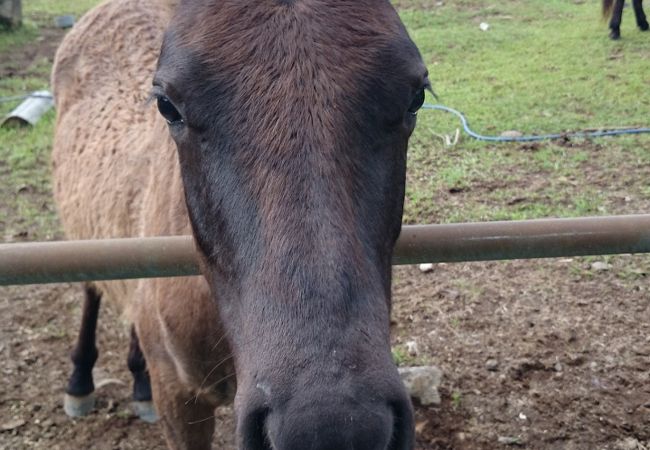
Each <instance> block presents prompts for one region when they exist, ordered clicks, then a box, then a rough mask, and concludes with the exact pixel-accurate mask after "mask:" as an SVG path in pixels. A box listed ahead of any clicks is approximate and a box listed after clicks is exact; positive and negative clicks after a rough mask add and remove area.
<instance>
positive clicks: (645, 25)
mask: <svg viewBox="0 0 650 450" xmlns="http://www.w3.org/2000/svg"><path fill="white" fill-rule="evenodd" d="M639 28H640V29H641V31H648V30H649V29H650V24H648V22H646V23H642V24H641V25H639Z"/></svg>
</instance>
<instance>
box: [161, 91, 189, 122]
mask: <svg viewBox="0 0 650 450" xmlns="http://www.w3.org/2000/svg"><path fill="white" fill-rule="evenodd" d="M158 111H160V114H161V115H162V116H163V117H164V118H165V120H166V121H167V123H168V124H169V125H175V124H179V123H183V117H182V116H181V113H179V112H178V110H177V109H176V107H175V106H174V105H172V102H170V101H169V99H168V98H167V97H163V96H161V97H158Z"/></svg>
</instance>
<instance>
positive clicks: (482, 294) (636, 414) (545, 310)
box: [0, 35, 650, 450]
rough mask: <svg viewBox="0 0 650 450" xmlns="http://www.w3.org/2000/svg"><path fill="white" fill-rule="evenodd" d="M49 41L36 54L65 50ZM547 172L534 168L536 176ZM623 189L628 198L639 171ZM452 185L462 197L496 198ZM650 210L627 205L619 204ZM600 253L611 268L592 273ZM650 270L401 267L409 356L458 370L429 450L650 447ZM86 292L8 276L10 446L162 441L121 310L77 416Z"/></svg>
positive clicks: (397, 298) (0, 343) (428, 436)
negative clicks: (71, 394) (136, 401)
mask: <svg viewBox="0 0 650 450" xmlns="http://www.w3.org/2000/svg"><path fill="white" fill-rule="evenodd" d="M55 37H56V38H57V39H58V38H59V37H60V35H59V36H55ZM51 41H52V40H51V39H49V40H42V41H40V42H37V43H36V44H35V45H36V46H37V48H35V49H31V50H32V52H36V53H31V54H36V55H39V54H40V53H39V52H46V54H47V57H49V58H51V57H52V55H53V51H54V48H55V45H52V42H51ZM28 54H29V53H28ZM14 56H16V55H14ZM20 67H23V65H22V64H18V63H16V64H13V63H12V64H3V65H0V76H21V69H20ZM24 67H27V65H25V66H24ZM522 151H525V149H522ZM583 169H584V171H585V177H586V178H588V179H591V180H592V181H593V183H594V185H598V184H599V183H602V182H604V181H606V182H607V183H606V184H608V185H610V186H611V185H612V184H616V181H615V180H610V179H607V178H606V177H605V178H603V174H602V173H600V172H599V170H598V168H597V167H590V165H589V164H585V167H584V168H583ZM644 170H646V171H647V168H646V169H644ZM546 177H547V174H539V175H537V177H535V176H531V179H530V180H529V186H531V187H533V189H532V190H533V191H534V190H535V189H534V186H536V185H543V184H544V180H545V179H546ZM645 179H646V180H647V177H646V178H645ZM610 182H611V184H610ZM638 182H643V181H642V180H637V181H635V183H636V184H638ZM617 189H618V190H620V195H621V196H622V197H624V195H625V192H626V189H625V183H619V186H618V188H617ZM26 195H31V194H29V193H27V194H26ZM33 195H34V199H33V201H34V202H37V203H40V202H43V201H47V202H50V206H51V200H49V199H47V198H46V199H44V198H42V196H41V195H37V194H33ZM447 195H448V197H449V198H448V199H446V200H445V201H448V202H449V205H450V207H453V203H454V202H455V201H462V199H463V198H466V199H468V198H471V197H472V196H481V195H483V194H482V190H481V189H478V188H475V189H473V190H470V191H468V192H461V193H448V194H447ZM530 195H535V192H531V193H530ZM463 196H464V197H463ZM0 203H3V200H2V199H0ZM639 206H640V205H638V204H636V205H629V204H626V203H625V202H621V204H620V207H617V208H616V211H617V212H620V213H625V212H630V213H631V212H638V209H637V210H636V211H635V210H632V208H638V207H639ZM642 206H643V207H644V208H645V207H646V206H647V205H646V204H643V205H642ZM0 210H2V208H0ZM432 219H433V220H435V218H432ZM2 220H3V221H4V222H0V225H3V226H5V225H6V226H9V225H11V223H10V222H12V221H14V220H19V219H18V218H12V217H4V218H2ZM30 236H39V232H38V230H30ZM596 260H598V261H606V262H607V263H609V264H610V265H611V267H609V268H608V270H602V271H599V270H594V269H593V268H592V266H591V263H592V262H593V261H596ZM649 270H650V264H649V261H648V258H647V257H640V256H620V257H615V258H596V259H593V258H591V259H587V258H583V259H554V260H540V261H513V262H489V263H471V264H440V265H436V266H435V269H434V271H433V272H431V273H428V274H423V273H421V272H420V271H419V270H418V268H417V267H400V268H396V269H395V270H394V311H393V322H394V325H393V336H394V337H393V339H394V345H395V348H396V349H398V350H399V349H402V351H404V352H405V351H406V348H405V344H406V342H408V341H416V342H417V345H418V353H417V355H414V356H410V357H407V360H406V361H405V362H404V363H405V364H409V365H410V364H433V365H436V366H439V367H440V368H441V369H442V371H443V373H444V378H443V382H442V386H441V394H442V404H441V405H439V406H435V407H423V406H416V417H417V431H418V444H417V449H421V450H425V449H499V448H509V447H514V448H527V449H543V450H555V449H558V450H559V449H567V450H569V449H585V450H587V449H612V450H644V449H645V450H648V449H650V301H649V297H648V287H649V283H648V280H647V274H648V271H649ZM81 300H82V295H81V288H80V287H79V286H74V285H66V284H62V285H43V286H27V287H4V288H0V358H1V359H0V360H1V361H2V365H1V366H0V370H1V375H2V378H3V379H2V382H1V383H0V448H1V449H50V450H55V449H70V448H75V449H86V448H93V449H145V448H146V449H162V448H164V442H163V440H162V438H161V430H160V428H159V426H158V425H149V424H145V423H142V422H140V421H138V420H136V419H135V418H134V416H133V414H132V413H131V412H130V409H129V402H130V392H131V387H130V375H129V373H128V370H127V368H126V354H127V348H128V339H127V337H128V335H127V333H126V330H125V328H124V327H123V326H122V325H121V324H120V323H119V321H118V319H117V318H116V316H115V314H114V313H113V312H112V311H111V310H110V308H107V307H104V308H103V310H102V312H101V317H100V327H99V330H98V346H99V348H100V359H99V361H98V364H97V366H96V369H95V381H96V384H97V385H98V388H97V391H96V395H97V408H96V411H95V412H94V413H92V414H91V415H89V416H88V417H86V418H83V419H80V420H72V419H70V418H68V417H66V415H65V414H64V412H63V409H62V399H63V389H64V386H65V383H66V380H67V376H68V374H69V371H70V368H71V364H70V363H69V359H68V353H69V351H70V348H71V346H72V343H73V341H74V338H75V335H76V330H77V328H78V323H79V318H80V305H81ZM488 361H489V362H488ZM216 416H217V432H216V436H215V441H214V442H215V443H214V448H216V449H224V450H227V449H233V448H234V447H233V429H234V426H233V414H232V410H231V408H229V407H225V408H221V409H219V410H218V411H217V413H216Z"/></svg>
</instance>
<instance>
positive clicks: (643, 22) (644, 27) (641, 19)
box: [632, 0, 650, 31]
mask: <svg viewBox="0 0 650 450" xmlns="http://www.w3.org/2000/svg"><path fill="white" fill-rule="evenodd" d="M632 4H633V5H634V14H635V15H636V24H637V25H638V26H639V29H640V30H641V31H648V29H649V28H650V25H648V19H646V16H645V13H644V12H643V0H634V1H633V2H632Z"/></svg>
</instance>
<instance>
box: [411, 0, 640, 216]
mask: <svg viewBox="0 0 650 450" xmlns="http://www.w3.org/2000/svg"><path fill="white" fill-rule="evenodd" d="M578 3H580V4H578ZM398 4H399V5H400V6H402V7H403V9H402V10H401V15H402V18H403V20H404V21H405V23H406V24H407V27H408V28H409V31H410V33H411V36H412V37H413V39H414V40H415V41H416V43H417V44H418V46H419V48H420V50H421V53H422V55H423V58H424V60H425V62H426V63H427V65H428V67H429V71H430V74H431V76H430V78H431V80H432V82H433V84H434V88H435V90H436V92H437V94H438V95H439V99H440V102H441V103H443V104H446V105H448V106H451V107H454V108H457V109H459V110H461V111H463V112H465V113H466V114H467V116H468V118H469V120H470V124H471V125H472V127H473V128H474V129H475V130H477V131H479V132H481V133H484V134H496V135H498V134H500V133H501V132H503V131H506V130H517V131H520V132H523V133H526V134H528V133H532V134H542V133H550V132H561V131H569V130H581V129H585V128H600V127H612V126H623V125H646V126H647V124H648V115H647V112H648V111H649V110H650V89H649V88H650V77H649V76H648V70H647V67H648V59H650V50H649V47H648V40H649V39H650V36H649V35H648V34H647V33H639V32H638V31H636V30H635V29H634V21H633V20H627V21H624V24H625V25H626V27H625V28H624V29H623V40H622V41H620V42H612V41H610V40H609V39H607V29H606V26H605V25H604V24H603V23H602V21H601V20H600V18H599V8H598V7H597V5H596V4H595V3H594V2H566V1H562V0H550V1H547V2H534V1H516V2H515V1H505V2H500V3H499V4H498V5H495V4H494V3H493V2H487V1H478V0H476V1H461V2H454V3H453V4H451V2H445V3H444V4H443V6H441V7H433V8H431V7H429V8H424V9H423V8H417V9H416V8H412V7H411V6H412V2H406V1H402V2H398ZM481 22H486V23H488V24H489V25H490V28H489V30H488V31H487V32H484V31H481V30H480V29H479V23H481ZM429 101H431V102H434V100H433V99H429ZM418 121H419V123H418V128H417V130H416V133H415V135H414V137H413V139H412V145H411V147H410V155H409V182H408V187H407V206H406V215H405V221H406V222H407V223H415V222H422V221H431V222H456V221H465V220H496V219H523V218H535V217H543V216H547V215H551V216H577V215H583V214H605V213H615V212H617V211H616V209H615V208H612V206H611V205H610V203H611V199H610V198H609V197H608V196H609V193H608V192H606V191H603V189H602V186H599V185H597V184H594V179H593V174H594V173H601V174H602V173H607V174H608V175H610V176H612V177H613V176H614V175H615V174H616V175H619V174H621V173H620V169H621V168H627V167H629V169H630V174H631V180H632V181H631V182H630V180H627V182H630V183H628V184H631V185H632V186H631V193H633V194H634V195H636V196H637V197H645V198H647V192H646V191H645V190H644V188H643V187H642V186H643V183H639V182H638V181H639V180H638V179H636V178H635V176H634V168H635V167H638V166H639V165H642V166H647V162H648V159H649V158H650V151H648V148H649V147H650V138H648V136H641V137H634V138H627V137H625V138H616V139H599V140H596V141H593V142H592V141H579V140H578V141H576V142H574V143H572V144H571V146H566V145H564V146H562V145H558V144H554V143H542V144H540V145H535V146H523V145H518V144H497V145H495V144H486V143H482V142H477V141H473V140H470V139H469V138H467V137H465V136H463V137H462V138H461V141H460V143H459V144H458V145H456V146H455V147H453V148H449V147H445V146H444V145H443V143H442V141H441V140H440V139H437V138H435V136H436V135H441V134H447V135H453V134H454V132H455V130H456V128H458V127H459V124H458V122H457V120H456V119H455V118H454V117H452V116H448V115H445V114H444V113H440V112H433V111H423V112H421V113H420V115H419V118H418ZM630 157H633V158H634V159H635V160H636V161H635V162H634V163H631V162H630V161H629V158H630ZM540 177H543V179H542V180H541V181H536V182H534V183H531V182H530V180H531V179H534V180H539V179H540ZM616 178H618V177H616ZM567 179H570V180H571V183H569V184H567V183H566V182H564V181H563V180H567ZM616 181H617V182H618V183H619V184H620V185H621V186H622V185H623V184H624V183H625V182H626V181H625V180H624V179H618V180H616ZM531 184H532V185H531ZM535 184H539V186H537V185H535ZM531 188H532V192H531ZM477 191H478V192H477ZM479 192H480V196H479ZM514 200H518V201H514Z"/></svg>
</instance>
